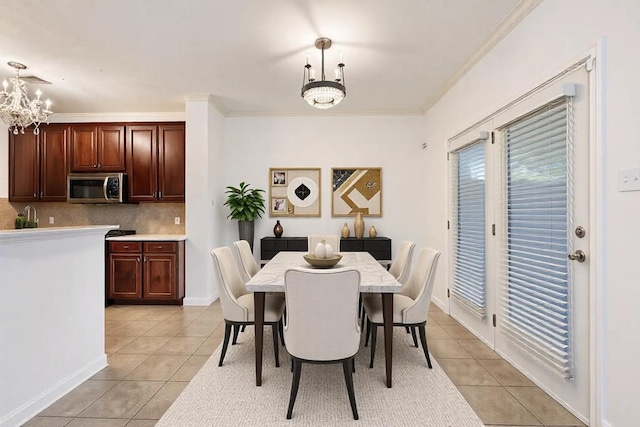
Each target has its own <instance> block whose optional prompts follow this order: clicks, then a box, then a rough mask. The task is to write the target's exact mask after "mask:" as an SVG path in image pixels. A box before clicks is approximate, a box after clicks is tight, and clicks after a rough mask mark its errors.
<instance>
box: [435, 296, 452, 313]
mask: <svg viewBox="0 0 640 427" xmlns="http://www.w3.org/2000/svg"><path fill="white" fill-rule="evenodd" d="M431 302H432V303H434V304H435V305H437V306H438V307H440V310H442V311H444V312H445V313H447V314H449V307H448V304H446V303H445V302H443V301H441V300H440V299H438V298H436V297H433V296H432V297H431Z"/></svg>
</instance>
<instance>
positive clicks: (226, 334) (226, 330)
mask: <svg viewBox="0 0 640 427" xmlns="http://www.w3.org/2000/svg"><path fill="white" fill-rule="evenodd" d="M229 337H231V323H229V322H224V343H223V344H222V351H221V352H220V361H219V362H218V366H222V362H224V355H225V354H227V347H228V346H229Z"/></svg>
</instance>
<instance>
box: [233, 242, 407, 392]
mask: <svg viewBox="0 0 640 427" xmlns="http://www.w3.org/2000/svg"><path fill="white" fill-rule="evenodd" d="M339 254H340V255H342V259H341V260H340V261H339V263H338V264H337V265H335V266H334V267H333V268H340V267H356V268H357V269H358V270H359V271H360V292H361V293H376V294H380V295H381V298H382V314H383V330H384V355H385V368H386V380H387V381H386V382H387V387H389V388H391V385H392V376H393V375H392V374H393V363H392V362H393V294H394V293H396V292H400V291H401V290H402V284H401V283H400V282H398V280H396V278H395V277H393V276H392V275H391V274H390V273H389V272H388V271H387V270H386V269H385V268H384V267H383V266H382V265H381V264H380V263H379V262H378V261H377V260H376V259H375V258H374V257H373V256H371V254H370V253H368V252H339ZM304 255H306V252H288V251H282V252H278V253H277V254H276V255H275V256H274V257H273V258H272V259H271V260H269V261H268V262H267V263H266V265H265V266H264V267H263V268H262V269H261V270H259V271H258V272H257V273H256V274H255V275H254V276H253V277H252V278H251V279H250V280H249V281H248V282H247V283H246V285H245V286H246V289H247V290H248V291H251V292H253V298H254V310H255V312H254V322H255V355H256V360H255V362H256V386H261V385H262V347H263V337H264V330H263V326H264V301H265V295H266V293H267V292H282V293H284V291H285V286H284V273H285V271H286V270H287V269H288V268H292V267H302V268H316V267H313V266H311V265H309V264H308V263H307V262H306V261H305V259H304V257H303V256H304Z"/></svg>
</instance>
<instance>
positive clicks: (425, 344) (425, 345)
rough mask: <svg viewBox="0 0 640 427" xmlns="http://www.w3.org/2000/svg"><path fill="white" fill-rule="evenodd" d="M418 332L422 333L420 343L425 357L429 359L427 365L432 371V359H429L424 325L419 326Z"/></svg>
mask: <svg viewBox="0 0 640 427" xmlns="http://www.w3.org/2000/svg"><path fill="white" fill-rule="evenodd" d="M418 331H420V342H421V343H422V349H423V350H424V356H425V357H426V358H427V365H428V366H429V369H432V366H431V358H430V357H429V347H427V334H426V333H425V330H424V323H423V324H422V325H420V326H418Z"/></svg>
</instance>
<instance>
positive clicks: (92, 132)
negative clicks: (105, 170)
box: [69, 125, 98, 172]
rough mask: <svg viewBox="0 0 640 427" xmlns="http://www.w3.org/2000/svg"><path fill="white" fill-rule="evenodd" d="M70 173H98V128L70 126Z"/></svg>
mask: <svg viewBox="0 0 640 427" xmlns="http://www.w3.org/2000/svg"><path fill="white" fill-rule="evenodd" d="M69 157H70V159H71V172H97V171H98V127H97V126H93V125H73V126H71V147H70V156H69Z"/></svg>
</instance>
